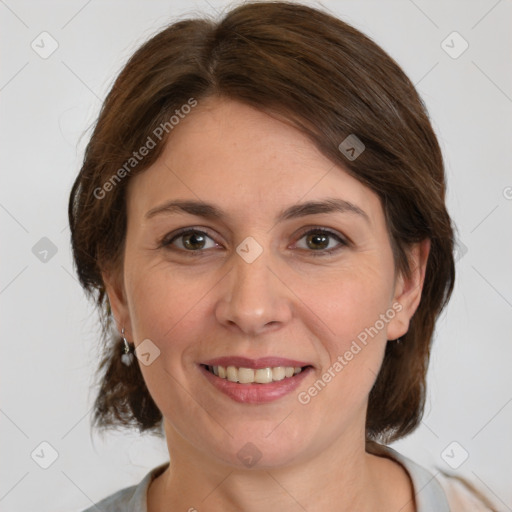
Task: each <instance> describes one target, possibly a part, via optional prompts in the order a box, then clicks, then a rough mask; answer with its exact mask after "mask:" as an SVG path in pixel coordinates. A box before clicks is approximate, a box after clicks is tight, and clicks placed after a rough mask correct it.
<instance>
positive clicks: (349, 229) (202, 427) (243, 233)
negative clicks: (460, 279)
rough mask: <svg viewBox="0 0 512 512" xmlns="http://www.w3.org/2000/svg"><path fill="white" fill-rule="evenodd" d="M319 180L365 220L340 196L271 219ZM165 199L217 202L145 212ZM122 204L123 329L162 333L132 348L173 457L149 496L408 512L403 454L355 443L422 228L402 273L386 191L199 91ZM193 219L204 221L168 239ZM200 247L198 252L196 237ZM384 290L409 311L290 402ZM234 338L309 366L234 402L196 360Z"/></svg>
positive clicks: (225, 505) (236, 347)
mask: <svg viewBox="0 0 512 512" xmlns="http://www.w3.org/2000/svg"><path fill="white" fill-rule="evenodd" d="M326 197H337V198H342V199H345V200H348V201H351V202H352V203H354V204H355V205H357V206H358V207H359V208H361V209H362V210H364V211H365V212H366V214H367V215H368V217H369V221H368V222H367V221H366V220H365V219H364V218H363V217H362V216H358V215H356V214H354V213H350V212H345V213H340V212H335V213H321V214H315V215H311V216H307V217H303V218H294V219H289V220H286V221H283V222H279V223H276V222H275V217H276V216H277V214H278V212H279V211H281V209H283V208H284V207H287V206H289V205H293V204H297V203H301V202H305V201H311V200H321V199H324V198H326ZM171 199H189V200H202V201H206V202H209V203H213V204H215V205H216V206H218V207H219V208H221V209H222V210H223V211H225V212H226V217H225V218H224V219H223V220H213V219H205V218H203V217H198V216H194V215H190V214H188V213H176V212H174V213H167V214H157V215H154V216H153V217H151V218H147V217H146V214H147V212H148V211H150V210H152V209H154V208H155V207H157V206H159V205H161V204H162V203H165V202H166V201H168V200H171ZM127 212H128V226H127V237H126V245H125V254H124V263H123V268H122V269H119V271H118V272H113V273H110V274H109V273H105V274H104V280H105V283H106V285H107V292H108V296H109V299H110V302H111V305H112V308H113V313H114V316H115V318H116V321H117V323H118V327H119V329H121V328H122V327H123V326H124V328H125V331H126V335H127V338H128V340H129V341H133V342H134V343H135V345H136V346H138V345H139V344H140V343H141V342H142V341H143V340H145V339H150V340H151V342H152V343H154V344H155V345H156V346H157V347H158V348H159V350H160V355H159V357H157V358H156V359H155V360H154V361H153V362H152V364H150V365H148V366H145V365H143V364H141V363H140V362H138V364H139V365H140V367H141V370H142V373H143V376H144V379H145V381H146V383H147V386H148V389H149V391H150V393H151V395H152V397H153V399H154V400H155V402H156V404H157V406H158V407H159V409H160V410H161V411H162V414H163V416H164V426H165V432H166V439H167V444H168V449H169V454H170V460H171V464H170V466H169V468H168V469H167V470H166V471H165V472H164V473H162V474H161V475H160V476H159V477H158V478H156V479H155V480H154V481H153V483H152V484H151V486H150V488H149V492H148V510H149V512H159V511H164V510H189V509H190V508H191V507H195V508H196V509H197V510H198V511H199V512H202V511H203V510H204V511H218V510H223V511H226V510H233V511H234V510H238V511H239V510H243V511H244V512H251V511H261V510H281V511H290V512H292V511H302V510H304V509H306V510H308V512H316V511H321V510H322V511H325V510H339V511H349V510H350V511H352V510H358V511H361V512H364V511H374V510H380V511H383V512H386V511H393V512H396V511H397V510H401V512H413V511H414V510H415V508H414V498H413V492H412V486H411V482H410V480H409V477H408V474H407V472H406V471H405V470H404V469H403V468H402V466H400V465H399V464H397V463H396V462H394V461H392V460H391V459H388V458H385V457H377V456H374V455H371V454H368V453H366V452H365V435H364V425H365V415H366V409H367V402H368V395H369V393H370V390H371V388H372V385H373V383H374V382H375V379H376V375H377V374H378V371H379V368H380V366H381V364H382V360H383V356H384V350H385V346H386V343H387V340H395V339H397V338H399V337H400V336H402V335H403V334H405V333H406V332H407V330H408V327H409V321H410V318H411V317H412V315H413V313H414V311H415V310H416V308H417V307H418V304H419V301H420V297H421V290H422V286H423V281H424V275H425V265H426V261H427V258H428V253H429V250H430V243H429V241H428V240H425V241H423V242H422V243H420V244H416V245H414V246H413V247H412V248H411V251H410V259H411V266H412V269H413V272H412V275H411V277H410V278H409V279H405V277H403V276H401V275H395V272H394V263H393V256H392V252H391V246H390V241H389V238H388V234H387V230H386V224H385V218H384V212H383V210H382V207H381V204H380V201H379V198H378V196H377V195H376V194H375V193H373V192H372V191H371V190H370V189H368V188H367V187H365V186H364V185H363V184H361V183H360V182H359V181H357V180H356V179H354V178H352V177H351V176H349V174H347V173H346V172H345V171H344V170H343V169H342V168H341V167H339V166H335V165H333V163H332V162H331V161H330V160H328V159H327V158H326V157H324V156H323V155H322V154H321V153H320V152H319V151H318V150H317V149H316V147H315V146H314V145H313V144H312V142H311V141H310V140H309V139H307V138H306V137H305V136H304V135H303V134H301V133H300V132H299V131H298V130H296V129H295V128H293V127H291V126H290V125H289V124H287V123H285V122H283V121H282V120H280V119H278V118H275V117H271V116H270V115H268V114H265V113H262V112H260V111H258V110H256V109H253V108H252V107H249V106H247V105H245V104H242V103H239V102H236V101H232V100H227V99H220V98H209V99H207V100H204V101H202V102H200V103H199V105H198V106H197V107H196V108H195V109H194V110H193V112H192V113H190V114H189V115H188V116H187V117H186V118H185V119H184V120H182V121H181V122H180V124H179V125H178V126H177V127H175V128H174V130H173V131H172V132H171V137H170V138H169V141H168V143H167V145H166V148H165V150H164V152H163V154H162V155H161V156H160V158H159V159H158V160H157V161H156V162H155V163H154V165H152V166H151V167H150V168H149V169H148V170H147V171H145V172H143V173H141V174H139V175H137V176H135V177H134V178H132V179H131V182H130V184H129V186H128V193H127ZM185 227H186V228H194V229H198V230H201V231H204V232H206V233H207V235H208V236H207V237H206V238H203V239H199V241H197V239H196V240H195V241H194V239H193V238H192V241H191V240H190V237H187V236H185V237H181V238H178V239H175V240H174V242H173V243H172V245H167V246H164V245H162V244H161V243H160V242H161V240H162V239H163V238H164V237H166V235H172V234H173V233H175V232H176V231H178V229H180V228H185ZM314 227H322V228H325V229H329V230H331V231H333V232H335V234H338V235H339V236H340V237H341V238H343V239H345V240H349V243H348V245H342V244H340V242H338V241H337V240H336V238H334V237H330V238H328V239H327V240H326V241H325V242H322V240H320V241H318V240H316V241H315V240H313V241H312V240H311V237H308V235H306V236H304V232H307V231H308V230H309V229H311V228H314ZM313 235H314V233H313ZM248 236H251V237H253V238H254V239H255V240H256V241H257V242H258V244H259V245H260V246H261V247H262V249H263V252H262V254H261V255H260V256H259V257H258V258H257V259H256V260H255V261H253V262H252V263H250V264H249V263H247V262H246V261H244V259H242V258H241V257H240V256H239V255H238V253H237V252H236V248H237V246H238V245H239V244H240V243H241V242H242V241H243V240H244V239H245V238H246V237H248ZM170 238H172V237H167V240H168V241H169V240H170ZM313 238H314V237H313ZM187 241H188V242H189V243H192V248H190V247H191V246H190V245H186V244H187ZM194 244H195V245H194ZM196 247H199V248H201V250H202V253H203V255H202V256H201V257H194V255H193V254H190V253H191V252H193V251H194V248H196ZM335 247H337V248H338V250H337V252H333V253H332V255H331V256H315V255H316V254H319V253H321V252H322V251H323V252H324V253H325V252H326V250H329V249H331V248H335ZM172 248H174V250H173V249H172ZM186 251H188V252H186ZM195 251H196V252H197V248H196V249H195ZM393 304H395V305H396V304H400V305H401V307H402V309H401V311H400V312H398V313H396V314H395V315H394V317H393V318H392V319H389V320H388V321H387V322H385V326H384V328H383V329H381V330H380V331H379V333H378V335H375V336H374V337H373V338H370V340H371V341H370V342H369V343H368V344H367V345H366V346H365V347H364V348H363V349H362V350H361V351H360V352H359V353H358V354H357V355H356V356H354V358H353V359H352V360H351V361H350V362H348V364H347V365H346V366H345V367H344V368H343V370H342V371H341V372H339V373H337V374H336V377H335V378H333V379H332V380H331V382H329V383H328V385H327V386H325V388H324V389H322V390H321V392H319V393H318V395H317V396H315V397H314V398H312V399H311V401H310V402H309V403H308V404H306V405H303V404H301V403H299V401H298V400H297V394H298V392H300V391H304V390H307V389H308V388H309V387H310V386H311V385H312V384H313V383H314V382H315V381H316V380H317V379H319V378H321V376H322V375H323V373H324V372H325V371H326V370H327V369H328V368H329V367H331V366H332V364H333V363H334V362H335V361H336V360H337V358H338V356H340V355H343V354H345V352H346V351H347V350H348V349H349V348H350V345H351V343H352V341H353V340H355V339H356V338H357V335H358V334H359V333H361V332H362V331H364V329H365V328H368V327H370V326H373V325H375V323H376V321H377V320H378V319H379V315H381V314H385V313H386V311H388V310H389V309H390V308H391V309H392V306H393ZM226 355H243V356H246V357H250V358H258V357H263V356H281V357H288V358H292V359H297V360H300V361H307V362H310V363H311V364H312V365H313V366H314V372H313V373H312V374H310V375H308V376H307V378H306V379H305V380H304V381H303V383H302V384H301V386H300V387H299V389H298V390H297V391H294V392H292V393H290V394H289V395H286V396H284V397H282V398H280V399H278V400H277V401H274V402H271V403H269V404H259V405H255V404H241V403H238V402H235V401H233V400H231V399H230V398H228V397H227V396H225V395H224V394H222V393H220V392H219V391H218V390H217V389H216V388H214V387H213V386H212V385H211V384H210V383H209V382H208V381H207V379H206V378H205V377H204V375H203V374H202V373H201V372H200V371H199V367H198V364H199V363H200V362H203V361H205V360H208V359H211V358H214V357H220V356H226ZM248 442H251V443H252V444H254V445H255V446H256V447H257V448H258V450H259V452H261V454H262V456H261V459H260V460H259V461H258V462H257V464H256V465H255V466H253V467H251V468H248V467H246V466H245V465H244V464H243V463H242V462H241V460H240V459H239V458H238V457H237V453H238V452H239V450H240V449H241V448H242V447H243V446H244V445H245V444H246V443H248Z"/></svg>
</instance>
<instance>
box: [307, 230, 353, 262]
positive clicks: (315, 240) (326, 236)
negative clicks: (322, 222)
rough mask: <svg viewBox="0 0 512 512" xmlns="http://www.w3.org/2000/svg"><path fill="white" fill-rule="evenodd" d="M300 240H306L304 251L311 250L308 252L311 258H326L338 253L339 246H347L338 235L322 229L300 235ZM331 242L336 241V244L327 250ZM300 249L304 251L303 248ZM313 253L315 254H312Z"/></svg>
mask: <svg viewBox="0 0 512 512" xmlns="http://www.w3.org/2000/svg"><path fill="white" fill-rule="evenodd" d="M302 239H305V240H306V242H305V243H306V246H305V250H308V249H311V250H309V251H308V252H311V253H312V256H328V255H329V254H332V253H333V252H336V251H338V250H339V249H340V248H341V247H340V246H347V245H348V243H347V242H346V241H345V240H344V239H343V238H342V237H341V236H340V235H338V234H337V233H334V232H333V231H329V230H327V229H324V228H313V229H310V230H309V231H306V232H305V233H303V234H302V236H301V238H300V240H302ZM332 240H335V241H337V242H338V244H337V245H335V246H334V247H331V248H329V249H328V247H329V245H330V243H331V241H332ZM302 248H303V249H304V247H302ZM315 252H316V253H317V254H314V253H315Z"/></svg>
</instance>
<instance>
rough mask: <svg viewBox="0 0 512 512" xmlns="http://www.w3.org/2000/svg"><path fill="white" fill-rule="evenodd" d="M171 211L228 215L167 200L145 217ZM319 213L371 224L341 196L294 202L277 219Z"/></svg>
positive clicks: (217, 216)
mask: <svg viewBox="0 0 512 512" xmlns="http://www.w3.org/2000/svg"><path fill="white" fill-rule="evenodd" d="M171 213H188V214H190V215H196V216H198V217H204V218H206V219H215V220H223V219H224V218H225V217H227V214H226V213H224V212H223V211H222V210H221V209H220V208H218V207H217V206H215V205H213V204H209V203H205V202H203V201H185V200H173V201H167V202H165V203H163V204H161V205H160V206H157V207H155V208H152V209H151V210H149V211H148V212H147V213H146V215H145V217H146V218H147V219H150V218H152V217H154V216H155V215H160V214H171ZM319 213H352V214H355V215H358V216H360V217H362V218H363V219H364V220H365V221H366V222H367V223H368V224H370V218H369V216H368V214H367V213H366V212H365V211H364V210H362V209H361V208H359V206H357V205H355V204H354V203H351V202H350V201H346V200H345V199H340V198H326V199H322V200H318V201H308V202H306V203H298V204H294V205H292V206H289V207H288V208H286V209H284V210H282V211H281V212H279V214H278V215H277V217H276V219H275V220H276V222H282V221H285V220H290V219H295V218H300V217H306V216H307V215H316V214H319Z"/></svg>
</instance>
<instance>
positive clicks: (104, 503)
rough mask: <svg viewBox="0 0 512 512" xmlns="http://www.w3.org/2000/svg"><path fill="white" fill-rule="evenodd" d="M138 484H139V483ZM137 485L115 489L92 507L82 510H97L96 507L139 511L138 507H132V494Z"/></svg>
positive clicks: (104, 511)
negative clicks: (114, 491)
mask: <svg viewBox="0 0 512 512" xmlns="http://www.w3.org/2000/svg"><path fill="white" fill-rule="evenodd" d="M139 485H140V484H139ZM138 487H139V486H138V485H132V486H131V487H126V488H124V489H121V490H120V491H117V492H116V493H114V494H111V495H110V496H107V497H106V498H104V499H103V500H101V501H99V502H98V503H96V504H94V505H93V506H92V507H90V508H88V509H86V510H83V511H82V512H97V511H98V509H99V510H101V511H102V512H121V511H124V512H132V511H133V512H135V510H137V511H139V509H136V508H133V505H132V504H133V500H134V495H135V493H136V491H137V488H138ZM142 510H144V511H145V510H146V509H141V512H142Z"/></svg>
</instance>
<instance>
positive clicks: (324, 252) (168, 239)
mask: <svg viewBox="0 0 512 512" xmlns="http://www.w3.org/2000/svg"><path fill="white" fill-rule="evenodd" d="M311 233H315V234H322V235H327V236H329V237H331V238H334V239H336V240H337V241H338V242H339V243H340V246H337V247H335V248H333V249H319V250H317V251H315V250H307V249H302V250H304V251H306V252H309V253H311V255H312V256H314V257H317V256H320V257H326V256H331V255H333V253H335V252H338V251H339V250H340V249H341V248H342V247H346V246H348V245H349V243H348V242H347V241H346V240H345V239H343V238H342V237H341V236H340V235H338V234H337V233H335V232H333V231H330V230H328V229H325V228H321V227H314V228H310V229H309V230H308V231H305V232H303V233H302V234H301V235H300V237H299V238H298V240H301V239H302V238H304V237H305V236H306V235H309V234H311ZM188 234H200V235H205V236H207V237H208V238H210V239H211V240H213V238H212V237H211V236H210V235H209V234H208V233H206V232H205V231H201V230H199V229H191V228H184V229H182V230H180V231H178V232H177V233H173V234H172V235H167V236H165V237H164V239H163V240H162V241H161V242H160V246H161V247H164V248H166V249H170V250H177V251H180V252H183V253H188V254H190V255H191V256H196V257H197V256H203V255H204V254H203V253H204V251H207V250H209V249H198V250H196V251H191V250H187V249H180V248H172V249H171V248H170V246H171V245H172V243H173V242H174V241H175V240H177V239H178V238H180V237H182V236H184V235H188Z"/></svg>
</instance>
